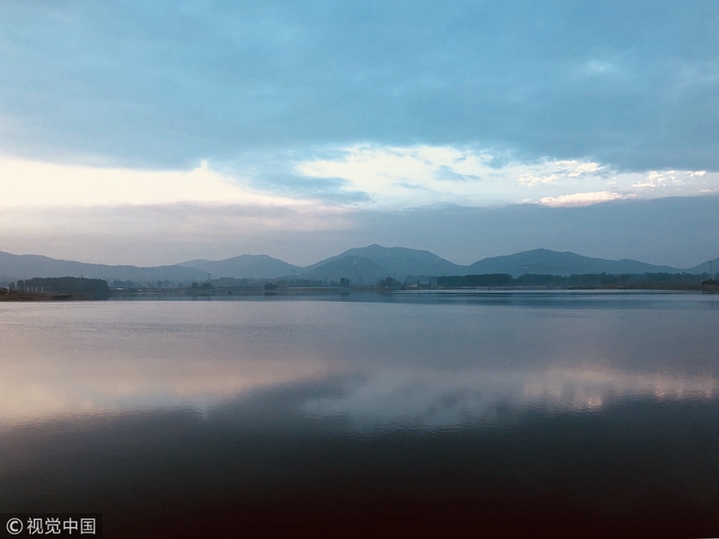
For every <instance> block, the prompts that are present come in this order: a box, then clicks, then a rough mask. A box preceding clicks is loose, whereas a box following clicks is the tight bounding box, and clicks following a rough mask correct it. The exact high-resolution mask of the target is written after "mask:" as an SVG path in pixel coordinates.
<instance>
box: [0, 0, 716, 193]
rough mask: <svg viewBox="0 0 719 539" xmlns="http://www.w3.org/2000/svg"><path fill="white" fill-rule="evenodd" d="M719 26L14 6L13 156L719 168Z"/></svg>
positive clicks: (4, 132) (462, 15) (363, 12)
mask: <svg viewBox="0 0 719 539" xmlns="http://www.w3.org/2000/svg"><path fill="white" fill-rule="evenodd" d="M718 23H719V4H717V3H716V2H713V1H708V0H705V1H701V0H698V1H694V2H673V1H662V0H644V1H638V0H628V1H623V2H570V1H552V2H540V1H507V2H501V3H497V2H481V1H471V2H470V1H454V2H416V1H415V2H409V1H396V2H326V1H313V2H290V1H287V2H282V1H279V0H275V1H272V2H259V1H256V2H252V1H250V2H240V3H235V2H223V1H219V0H217V1H205V2H174V1H169V0H164V1H158V2H140V1H125V2H112V3H102V2H91V1H84V2H68V1H58V2H52V3H30V2H5V3H2V4H0V28H2V32H1V33H0V46H2V50H3V54H2V55H1V56H0V71H1V72H2V73H3V82H2V84H0V118H2V122H1V123H0V147H1V148H2V149H3V151H5V152H9V153H12V154H15V155H24V156H28V157H32V158H40V159H49V160H73V161H77V160H81V161H85V162H96V163H112V164H122V165H127V166H148V167H161V168H168V167H169V168H179V167H187V166H191V165H195V164H197V163H198V162H199V160H201V159H210V160H211V161H215V162H217V163H233V162H234V163H241V162H242V157H243V155H244V154H245V153H248V152H249V153H254V154H257V153H258V152H259V153H263V154H265V155H268V156H271V155H274V154H275V153H276V152H284V151H286V150H287V149H288V148H289V149H293V150H294V151H296V152H298V153H299V154H303V155H309V154H311V153H312V152H313V151H314V149H316V148H318V147H323V146H327V145H330V146H337V145H343V144H351V143H353V142H357V141H369V142H376V143H380V144H403V145H405V144H414V143H430V144H458V145H470V146H471V145H477V146H480V147H489V148H496V149H498V150H501V151H506V150H510V151H512V152H514V155H516V156H518V157H520V158H522V157H526V158H530V159H531V158H536V157H537V156H543V155H546V156H550V157H557V158H576V157H589V158H593V159H597V160H600V161H601V162H603V163H607V164H610V165H611V166H613V167H615V168H617V169H659V168H665V167H671V168H681V169H711V170H719V152H716V147H717V142H718V139H719V112H718V111H719V34H718V33H717V32H716V28H717V24H718ZM313 189H316V186H314V187H313Z"/></svg>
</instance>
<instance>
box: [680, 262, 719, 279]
mask: <svg viewBox="0 0 719 539" xmlns="http://www.w3.org/2000/svg"><path fill="white" fill-rule="evenodd" d="M711 262H712V264H711V271H712V273H713V274H714V275H715V276H716V274H717V273H719V258H715V259H714V260H712V261H711ZM709 269H710V268H709V260H707V261H706V262H703V263H702V264H699V265H698V266H694V267H693V268H689V269H688V270H686V272H687V273H709Z"/></svg>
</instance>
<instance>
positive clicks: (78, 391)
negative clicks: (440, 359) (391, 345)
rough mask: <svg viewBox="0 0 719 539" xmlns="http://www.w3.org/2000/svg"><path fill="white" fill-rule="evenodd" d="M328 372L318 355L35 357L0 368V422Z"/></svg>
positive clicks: (181, 399)
mask: <svg viewBox="0 0 719 539" xmlns="http://www.w3.org/2000/svg"><path fill="white" fill-rule="evenodd" d="M325 374H326V365H325V364H324V363H322V362H321V361H319V360H316V359H301V358H295V359H292V360H291V361H290V360H286V359H281V360H280V359H278V360H272V359H266V360H263V361H226V360H205V361H202V362H198V361H193V360H184V359H176V360H172V359H167V360H152V361H147V362H145V363H139V362H136V361H135V362H129V361H125V362H122V361H120V362H114V363H108V362H103V363H98V362H93V361H91V360H87V361H83V362H82V363H81V364H77V363H76V364H75V365H73V368H72V369H71V370H69V369H68V368H67V367H66V366H63V365H61V364H53V363H51V362H45V361H36V362H30V363H25V364H18V363H14V364H10V365H5V366H4V367H3V373H2V376H1V377H0V422H3V423H16V422H26V421H35V420H42V419H49V418H54V417H58V416H67V415H72V414H98V413H108V412H117V411H119V410H142V409H150V408H153V409H156V408H167V407H178V406H180V407H183V406H190V407H197V408H205V407H207V406H213V405H215V404H217V403H218V402H220V401H221V400H223V399H227V398H232V397H235V396H237V395H238V394H240V393H242V392H245V391H248V390H253V389H258V388H262V387H269V386H276V385H279V384H287V383H297V382H302V381H305V380H309V379H314V378H317V377H322V376H324V375H325Z"/></svg>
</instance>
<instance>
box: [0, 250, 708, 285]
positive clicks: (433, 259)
mask: <svg viewBox="0 0 719 539" xmlns="http://www.w3.org/2000/svg"><path fill="white" fill-rule="evenodd" d="M711 262H712V263H713V267H714V268H718V269H719V258H717V259H714V260H713V261H711ZM709 267H710V261H706V262H704V263H702V264H699V265H697V266H695V267H693V268H674V267H670V266H657V265H653V264H647V263H645V262H639V261H637V260H629V259H623V260H606V259H603V258H591V257H586V256H581V255H578V254H575V253H571V252H557V251H550V250H548V249H534V250H531V251H523V252H521V253H516V254H512V255H506V256H496V257H491V258H484V259H482V260H479V261H477V262H475V263H473V264H469V265H466V266H463V265H459V264H454V263H453V262H450V261H449V260H445V259H444V258H441V257H439V256H437V255H435V254H433V253H431V252H429V251H422V250H417V249H407V248H404V247H382V246H380V245H376V244H373V245H369V246H367V247H361V248H355V249H349V250H348V251H345V252H344V253H341V254H339V255H337V256H333V257H330V258H327V259H325V260H322V261H320V262H317V263H316V264H312V265H311V266H307V267H301V266H295V265H292V264H289V263H287V262H285V261H283V260H279V259H277V258H272V257H270V256H267V255H241V256H237V257H234V258H228V259H226V260H219V261H213V260H190V261H187V262H182V263H180V264H174V265H168V266H156V267H138V266H128V265H120V266H109V265H104V264H87V263H84V262H76V261H69V260H56V259H53V258H49V257H46V256H39V255H14V254H10V253H5V252H2V251H0V284H3V283H4V284H7V283H9V282H11V281H15V280H17V279H27V278H31V277H64V276H74V277H81V276H82V277H92V278H99V279H105V280H107V281H108V282H110V283H112V282H113V281H116V280H117V281H134V282H136V283H144V284H146V283H153V284H154V283H156V282H157V281H163V282H164V281H168V282H170V283H174V284H178V283H179V284H183V283H190V282H193V281H205V280H207V279H208V278H210V279H217V278H223V277H227V278H235V279H277V278H282V277H293V278H297V279H303V280H313V281H323V282H329V281H339V280H340V279H341V278H342V277H345V278H347V279H349V280H350V281H351V282H353V283H355V284H373V283H375V282H376V281H377V280H379V279H383V278H385V277H393V278H395V279H398V280H400V281H404V280H405V279H407V277H408V276H434V277H437V276H447V275H470V274H483V273H508V274H510V275H512V276H513V277H519V276H520V275H524V274H526V273H533V274H543V275H571V274H586V273H603V272H604V273H614V274H620V273H683V272H685V273H707V272H708V271H709Z"/></svg>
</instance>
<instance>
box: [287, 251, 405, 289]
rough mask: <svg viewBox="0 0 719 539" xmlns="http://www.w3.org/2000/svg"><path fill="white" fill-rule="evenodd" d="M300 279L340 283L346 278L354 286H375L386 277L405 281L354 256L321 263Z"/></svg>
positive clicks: (375, 264)
mask: <svg viewBox="0 0 719 539" xmlns="http://www.w3.org/2000/svg"><path fill="white" fill-rule="evenodd" d="M300 277H301V278H302V279H312V280H318V281H339V280H340V279H341V278H342V277H346V278H347V279H349V280H350V281H351V282H352V284H374V283H376V282H377V281H378V280H379V279H383V278H385V277H395V278H401V279H404V276H401V277H399V276H396V274H393V273H392V271H391V270H389V269H387V268H385V267H383V266H380V265H379V264H377V263H376V262H374V261H372V260H370V259H369V258H365V257H363V256H352V255H350V256H342V257H341V258H335V259H333V260H330V261H328V262H321V263H320V264H318V265H315V266H313V269H311V270H309V271H306V272H304V273H302V274H301V275H300Z"/></svg>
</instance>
